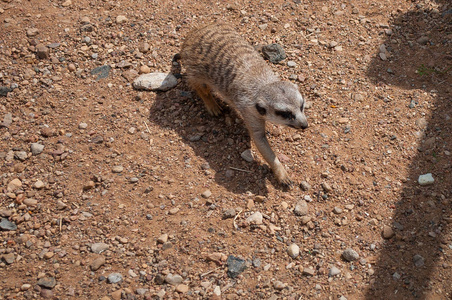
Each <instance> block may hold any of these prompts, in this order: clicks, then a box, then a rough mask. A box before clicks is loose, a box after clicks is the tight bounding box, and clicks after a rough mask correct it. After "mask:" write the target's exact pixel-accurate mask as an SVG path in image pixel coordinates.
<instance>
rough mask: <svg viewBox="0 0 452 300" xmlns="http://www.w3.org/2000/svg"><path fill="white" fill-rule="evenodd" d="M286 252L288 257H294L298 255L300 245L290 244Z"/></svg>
mask: <svg viewBox="0 0 452 300" xmlns="http://www.w3.org/2000/svg"><path fill="white" fill-rule="evenodd" d="M287 253H288V254H289V256H290V257H292V258H296V257H297V256H298V255H300V247H298V245H297V244H291V245H290V246H289V247H288V248H287Z"/></svg>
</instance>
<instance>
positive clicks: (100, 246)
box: [91, 243, 110, 254]
mask: <svg viewBox="0 0 452 300" xmlns="http://www.w3.org/2000/svg"><path fill="white" fill-rule="evenodd" d="M109 247H110V246H109V245H108V244H105V243H94V244H92V245H91V251H92V252H94V253H97V254H99V253H102V252H104V251H105V250H107V249H108V248H109Z"/></svg>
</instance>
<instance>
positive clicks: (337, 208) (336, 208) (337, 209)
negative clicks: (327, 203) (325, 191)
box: [333, 207, 343, 215]
mask: <svg viewBox="0 0 452 300" xmlns="http://www.w3.org/2000/svg"><path fill="white" fill-rule="evenodd" d="M342 212H343V210H342V208H340V207H334V209H333V213H334V214H336V215H340V214H341V213H342Z"/></svg>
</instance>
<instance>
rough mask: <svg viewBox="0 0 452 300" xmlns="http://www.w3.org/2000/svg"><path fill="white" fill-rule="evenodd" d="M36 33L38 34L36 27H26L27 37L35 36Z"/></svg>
mask: <svg viewBox="0 0 452 300" xmlns="http://www.w3.org/2000/svg"><path fill="white" fill-rule="evenodd" d="M38 34H39V30H38V28H28V29H27V36H28V37H33V36H37V35H38Z"/></svg>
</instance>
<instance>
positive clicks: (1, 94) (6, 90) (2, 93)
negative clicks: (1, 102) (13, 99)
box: [0, 86, 13, 97]
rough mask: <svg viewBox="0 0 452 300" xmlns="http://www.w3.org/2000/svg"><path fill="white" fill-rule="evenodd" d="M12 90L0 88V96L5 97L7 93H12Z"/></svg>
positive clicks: (4, 87) (5, 87)
mask: <svg viewBox="0 0 452 300" xmlns="http://www.w3.org/2000/svg"><path fill="white" fill-rule="evenodd" d="M12 91H13V89H12V88H10V87H7V86H0V96H2V97H6V96H8V93H9V92H12Z"/></svg>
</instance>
